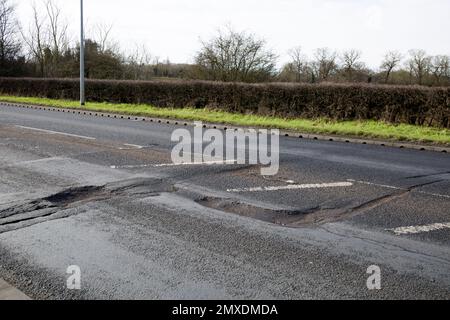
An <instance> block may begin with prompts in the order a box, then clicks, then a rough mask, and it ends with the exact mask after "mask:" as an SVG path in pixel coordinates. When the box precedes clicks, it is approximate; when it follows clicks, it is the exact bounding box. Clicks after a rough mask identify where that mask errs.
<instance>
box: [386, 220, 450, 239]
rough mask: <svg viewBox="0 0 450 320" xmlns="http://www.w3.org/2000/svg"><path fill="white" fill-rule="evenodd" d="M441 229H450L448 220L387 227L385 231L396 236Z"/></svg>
mask: <svg viewBox="0 0 450 320" xmlns="http://www.w3.org/2000/svg"><path fill="white" fill-rule="evenodd" d="M443 229H450V222H445V223H434V224H430V225H426V226H411V227H400V228H395V229H387V231H392V232H394V233H395V234H396V235H398V236H402V235H407V234H418V233H425V232H431V231H437V230H443Z"/></svg>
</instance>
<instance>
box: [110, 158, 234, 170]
mask: <svg viewBox="0 0 450 320" xmlns="http://www.w3.org/2000/svg"><path fill="white" fill-rule="evenodd" d="M236 162H237V161H236V160H226V161H203V162H183V163H162V164H140V165H125V166H111V169H139V168H149V167H152V168H163V167H178V166H211V165H227V164H235V163H236Z"/></svg>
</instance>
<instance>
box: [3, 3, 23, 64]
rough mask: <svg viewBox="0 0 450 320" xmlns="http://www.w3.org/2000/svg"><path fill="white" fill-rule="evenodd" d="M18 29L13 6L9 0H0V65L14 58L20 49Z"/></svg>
mask: <svg viewBox="0 0 450 320" xmlns="http://www.w3.org/2000/svg"><path fill="white" fill-rule="evenodd" d="M18 29H19V26H18V22H17V20H16V19H15V12H14V6H13V5H12V4H11V3H10V2H9V0H0V66H3V67H5V65H6V62H7V61H10V60H13V59H15V58H16V56H17V54H18V53H19V52H20V50H21V44H20V42H19V41H18V39H17V33H18Z"/></svg>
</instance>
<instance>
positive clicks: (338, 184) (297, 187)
mask: <svg viewBox="0 0 450 320" xmlns="http://www.w3.org/2000/svg"><path fill="white" fill-rule="evenodd" d="M351 186H353V183H351V182H334V183H322V184H293V185H289V186H278V187H256V188H242V189H228V190H227V192H261V191H281V190H302V189H322V188H338V187H351Z"/></svg>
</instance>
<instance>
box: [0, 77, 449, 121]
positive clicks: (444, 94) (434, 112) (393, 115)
mask: <svg viewBox="0 0 450 320" xmlns="http://www.w3.org/2000/svg"><path fill="white" fill-rule="evenodd" d="M449 93H450V88H428V87H419V86H380V85H361V84H354V85H353V84H347V85H342V84H340V85H337V84H320V85H309V84H280V83H270V84H243V83H220V82H205V81H146V82H143V81H142V82H141V81H104V80H89V81H87V84H86V94H87V99H88V100H89V101H97V102H103V101H106V102H114V103H146V104H152V105H154V106H157V107H186V106H191V107H198V108H203V107H212V108H218V109H221V110H225V111H232V112H242V113H253V114H263V115H277V116H283V117H304V118H317V117H326V118H331V119H337V120H353V119H373V120H384V121H388V122H391V123H408V124H418V125H427V126H436V127H445V128H449V127H450V95H449ZM0 94H9V95H17V96H35V97H45V98H63V99H71V100H76V99H78V95H79V84H78V81H77V80H75V79H30V78H0Z"/></svg>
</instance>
